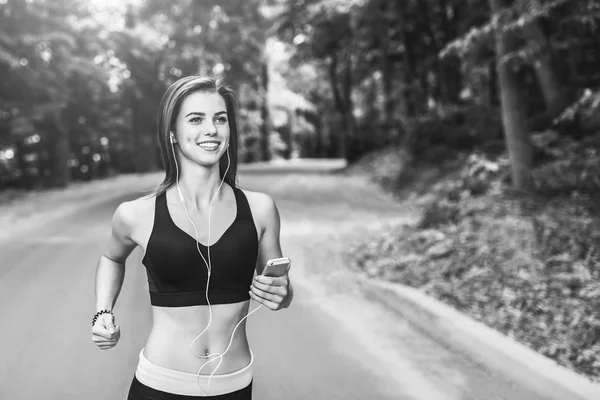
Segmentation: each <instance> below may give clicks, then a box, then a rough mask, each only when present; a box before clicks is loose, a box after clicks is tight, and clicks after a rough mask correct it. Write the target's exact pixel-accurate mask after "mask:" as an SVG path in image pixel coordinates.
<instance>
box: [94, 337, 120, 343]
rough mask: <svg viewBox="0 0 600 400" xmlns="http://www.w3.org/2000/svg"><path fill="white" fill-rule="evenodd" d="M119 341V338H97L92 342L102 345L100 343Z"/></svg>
mask: <svg viewBox="0 0 600 400" xmlns="http://www.w3.org/2000/svg"><path fill="white" fill-rule="evenodd" d="M118 340H119V338H118V337H115V338H113V339H105V338H103V337H100V336H95V337H93V338H92V341H93V342H94V343H96V344H100V343H112V342H116V341H118Z"/></svg>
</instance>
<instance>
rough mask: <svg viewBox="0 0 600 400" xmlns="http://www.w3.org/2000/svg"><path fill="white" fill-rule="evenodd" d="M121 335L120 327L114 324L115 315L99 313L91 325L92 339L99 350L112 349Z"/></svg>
mask: <svg viewBox="0 0 600 400" xmlns="http://www.w3.org/2000/svg"><path fill="white" fill-rule="evenodd" d="M120 337H121V328H120V327H119V325H115V316H114V315H112V314H101V315H100V316H99V317H98V319H97V320H96V323H95V324H94V326H92V340H93V341H94V343H96V345H97V346H98V347H99V348H100V350H108V349H112V348H113V347H115V346H116V345H117V342H118V341H119V338H120Z"/></svg>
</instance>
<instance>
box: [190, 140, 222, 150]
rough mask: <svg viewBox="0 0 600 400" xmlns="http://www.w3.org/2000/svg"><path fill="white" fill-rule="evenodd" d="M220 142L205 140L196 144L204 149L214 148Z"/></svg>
mask: <svg viewBox="0 0 600 400" xmlns="http://www.w3.org/2000/svg"><path fill="white" fill-rule="evenodd" d="M219 144H221V142H217V141H207V142H202V143H197V144H196V145H197V146H198V147H200V148H202V149H204V150H216V149H217V148H218V147H219Z"/></svg>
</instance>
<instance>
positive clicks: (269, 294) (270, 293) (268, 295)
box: [250, 286, 285, 302]
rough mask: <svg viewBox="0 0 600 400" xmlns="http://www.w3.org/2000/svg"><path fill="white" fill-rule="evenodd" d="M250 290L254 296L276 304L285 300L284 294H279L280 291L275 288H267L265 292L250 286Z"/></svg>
mask: <svg viewBox="0 0 600 400" xmlns="http://www.w3.org/2000/svg"><path fill="white" fill-rule="evenodd" d="M250 290H251V291H253V292H254V294H255V295H257V296H258V297H262V298H263V299H265V300H271V301H275V302H277V301H281V300H283V299H284V298H285V293H280V289H277V288H268V289H267V290H262V289H260V288H258V287H256V286H251V287H250Z"/></svg>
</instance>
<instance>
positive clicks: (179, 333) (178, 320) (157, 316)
mask: <svg viewBox="0 0 600 400" xmlns="http://www.w3.org/2000/svg"><path fill="white" fill-rule="evenodd" d="M249 304H250V301H243V302H240V303H234V304H214V305H211V309H212V321H211V323H210V327H209V328H208V330H206V332H204V334H203V335H202V336H200V337H199V338H198V339H196V337H197V336H198V335H199V334H200V333H201V332H202V331H203V330H204V329H205V328H206V325H207V324H208V321H209V310H208V306H206V305H202V306H189V307H157V306H153V307H152V316H153V324H152V330H151V331H150V336H149V337H148V341H147V342H146V348H145V349H144V356H145V357H146V358H147V359H148V361H150V362H151V363H153V364H156V365H158V366H160V367H163V368H168V369H172V370H176V371H180V372H187V373H192V374H197V373H198V370H199V369H200V367H201V366H202V365H203V364H204V363H206V362H207V361H209V360H212V359H215V358H217V357H210V358H200V357H197V356H195V355H194V354H197V355H201V356H206V355H210V354H213V353H223V352H224V351H225V350H226V349H227V346H228V345H229V341H230V340H231V335H232V333H233V329H234V328H235V326H236V325H237V324H238V322H240V320H241V319H242V318H244V317H245V316H246V314H247V313H248V309H249ZM249 318H251V317H249ZM246 321H247V319H245V320H244V321H243V322H242V323H240V324H239V326H238V327H237V329H236V330H235V335H234V336H233V340H231V346H230V347H229V350H228V351H227V353H226V354H225V356H224V357H223V359H222V361H221V365H220V366H219V368H218V369H217V371H216V373H215V375H222V374H228V373H231V372H235V371H239V370H240V369H242V368H244V367H246V366H247V365H248V364H249V363H250V359H251V356H250V348H249V346H248V338H247V336H246ZM194 339H196V340H195V341H194ZM192 342H194V343H193V345H191V343H192ZM190 345H191V346H190ZM218 364H219V360H216V361H213V362H211V363H208V364H207V365H205V366H204V367H203V368H202V370H201V371H200V374H201V375H210V374H211V373H212V372H213V371H214V369H215V368H216V367H217V365H218Z"/></svg>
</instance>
